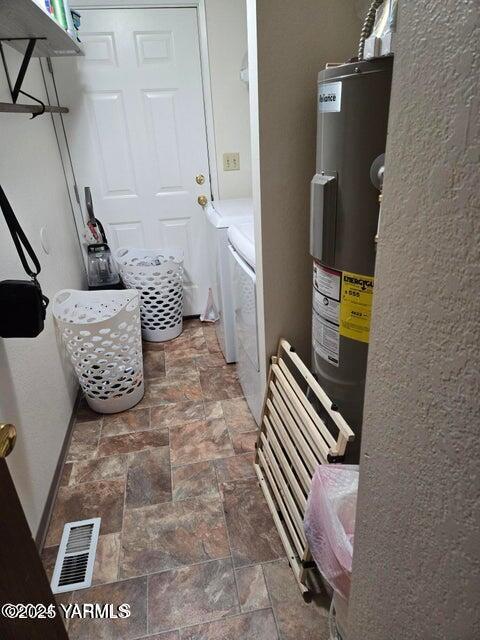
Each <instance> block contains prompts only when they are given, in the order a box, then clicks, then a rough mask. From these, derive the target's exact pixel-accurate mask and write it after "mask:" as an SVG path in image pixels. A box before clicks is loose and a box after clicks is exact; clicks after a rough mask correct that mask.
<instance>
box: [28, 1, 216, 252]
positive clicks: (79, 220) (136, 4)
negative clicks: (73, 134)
mask: <svg viewBox="0 0 480 640" xmlns="http://www.w3.org/2000/svg"><path fill="white" fill-rule="evenodd" d="M70 5H71V7H72V8H73V7H74V8H75V9H78V10H79V11H81V10H82V9H152V8H157V9H165V8H167V9H168V8H193V9H196V10H197V21H198V37H199V43H200V64H201V73H202V87H203V103H204V110H205V127H206V132H207V140H206V144H207V155H208V164H209V171H210V191H211V196H212V198H213V199H214V200H218V199H219V192H218V169H217V158H216V145H215V127H214V119H213V101H212V87H211V80H210V64H209V54H208V35H207V13H206V9H205V0H78V2H75V1H72V2H70ZM40 64H41V67H42V71H43V77H44V82H45V90H46V92H47V98H48V103H49V104H50V105H52V104H55V105H58V104H59V102H58V93H57V90H56V87H55V83H54V81H53V76H52V73H51V72H50V66H49V64H48V61H47V60H46V59H42V58H41V59H40ZM62 106H64V107H68V106H69V105H68V104H66V105H62ZM51 117H52V120H53V126H54V128H55V133H56V136H57V142H58V146H59V150H60V156H61V159H62V164H63V168H64V171H65V179H66V182H67V187H68V191H69V194H70V200H71V204H72V209H73V213H74V220H75V224H76V226H77V230H78V229H80V232H81V230H82V229H83V227H84V224H85V223H84V220H83V214H82V210H81V208H80V200H79V198H80V197H82V194H79V193H78V188H77V183H76V179H75V172H74V168H73V164H72V160H71V156H70V150H69V147H68V140H67V136H66V131H65V126H64V123H63V116H62V114H51ZM66 117H67V118H68V115H67V116H66ZM83 254H84V259H85V260H86V253H85V252H83Z"/></svg>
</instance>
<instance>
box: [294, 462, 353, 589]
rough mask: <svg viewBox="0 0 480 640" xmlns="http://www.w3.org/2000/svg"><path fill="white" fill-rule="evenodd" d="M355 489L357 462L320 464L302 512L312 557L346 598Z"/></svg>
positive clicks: (333, 586) (348, 586)
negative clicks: (304, 509) (305, 506)
mask: <svg viewBox="0 0 480 640" xmlns="http://www.w3.org/2000/svg"><path fill="white" fill-rule="evenodd" d="M357 491H358V466H357V465H344V464H327V465H320V466H319V467H318V469H317V470H316V472H315V475H314V476H313V480H312V487H311V489H310V494H309V496H308V501H307V509H306V512H305V521H304V528H305V535H306V537H307V541H308V545H309V547H310V551H311V553H312V555H313V558H314V560H315V562H316V563H317V566H318V568H319V569H320V571H321V573H322V575H323V577H324V578H325V580H326V581H327V582H328V583H329V584H330V586H331V587H332V588H333V589H334V590H335V591H336V592H338V593H339V594H340V595H341V596H342V597H343V598H345V599H348V596H349V593H350V580H351V574H352V556H353V537H354V531H355V512H356V505H357Z"/></svg>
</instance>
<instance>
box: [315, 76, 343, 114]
mask: <svg viewBox="0 0 480 640" xmlns="http://www.w3.org/2000/svg"><path fill="white" fill-rule="evenodd" d="M318 110H319V111H321V112H322V113H332V112H335V111H341V110H342V83H341V82H322V83H321V84H320V85H319V86H318Z"/></svg>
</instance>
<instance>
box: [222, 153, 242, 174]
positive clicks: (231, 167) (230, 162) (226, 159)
mask: <svg viewBox="0 0 480 640" xmlns="http://www.w3.org/2000/svg"><path fill="white" fill-rule="evenodd" d="M223 170H224V171H240V154H239V153H224V154H223Z"/></svg>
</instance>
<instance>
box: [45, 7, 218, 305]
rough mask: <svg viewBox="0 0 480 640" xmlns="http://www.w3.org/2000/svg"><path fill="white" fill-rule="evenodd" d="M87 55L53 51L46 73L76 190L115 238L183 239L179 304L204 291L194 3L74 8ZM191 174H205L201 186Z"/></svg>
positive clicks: (204, 169)
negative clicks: (61, 109)
mask: <svg viewBox="0 0 480 640" xmlns="http://www.w3.org/2000/svg"><path fill="white" fill-rule="evenodd" d="M81 39H82V43H83V47H84V50H85V57H77V58H55V59H53V60H52V63H53V70H54V77H55V81H56V85H57V89H58V94H59V99H60V101H61V103H62V104H66V105H68V107H69V108H70V113H69V114H68V115H66V116H65V117H64V118H63V120H64V123H65V127H66V132H67V140H68V144H69V148H70V153H71V157H72V163H73V170H74V173H75V177H76V182H77V185H78V187H79V190H80V199H81V200H82V203H81V204H82V208H83V211H84V215H85V214H86V212H85V203H84V202H83V187H85V186H90V187H91V189H92V196H93V204H94V208H95V213H96V215H97V216H98V218H99V219H100V220H101V221H102V222H103V223H104V226H105V228H106V232H107V236H108V240H109V242H110V243H111V245H112V247H113V248H116V247H118V246H125V245H128V246H132V247H147V248H156V247H164V246H181V247H182V248H183V249H184V252H185V280H186V282H185V285H186V288H185V314H186V315H190V314H197V313H200V312H201V311H202V307H203V306H204V304H205V301H206V296H207V291H208V286H207V282H208V277H207V266H206V265H207V256H206V243H205V237H204V236H205V216H204V215H203V214H202V210H201V208H200V206H199V205H198V204H197V197H198V196H199V195H207V196H209V195H210V184H209V180H208V176H209V167H208V155H207V138H206V129H205V113H204V102H203V85H202V74H201V61H200V49H199V36H198V24H197V11H196V9H194V8H160V9H158V8H144V9H82V28H81ZM198 174H203V175H204V176H205V183H204V184H203V185H201V186H199V185H197V184H196V182H195V177H196V176H197V175H198Z"/></svg>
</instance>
